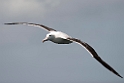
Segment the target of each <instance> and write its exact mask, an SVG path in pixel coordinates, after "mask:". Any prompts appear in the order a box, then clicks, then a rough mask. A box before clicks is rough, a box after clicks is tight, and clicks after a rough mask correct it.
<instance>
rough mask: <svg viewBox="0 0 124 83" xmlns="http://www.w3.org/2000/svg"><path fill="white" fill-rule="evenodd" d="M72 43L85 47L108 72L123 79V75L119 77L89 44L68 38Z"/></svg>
mask: <svg viewBox="0 0 124 83" xmlns="http://www.w3.org/2000/svg"><path fill="white" fill-rule="evenodd" d="M67 39H68V40H70V41H73V42H75V43H78V44H80V45H81V46H83V47H84V48H85V49H86V50H87V51H88V52H89V53H90V54H91V56H92V57H94V58H95V59H96V60H97V61H99V62H100V63H101V64H102V65H103V66H104V67H106V68H107V69H108V70H110V71H111V72H113V73H114V74H116V75H117V76H119V77H121V78H123V77H122V76H121V75H119V74H118V73H117V72H116V71H115V70H114V69H113V68H112V67H111V66H110V65H108V64H107V63H106V62H105V61H103V60H102V59H101V58H100V57H99V56H98V54H97V53H96V51H95V50H94V49H93V48H92V47H91V46H90V45H88V44H87V43H85V42H82V41H81V40H79V39H76V38H67Z"/></svg>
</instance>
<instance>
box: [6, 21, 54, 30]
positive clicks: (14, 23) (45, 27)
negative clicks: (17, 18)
mask: <svg viewBox="0 0 124 83" xmlns="http://www.w3.org/2000/svg"><path fill="white" fill-rule="evenodd" d="M4 24H5V25H19V24H22V25H29V26H34V27H39V28H42V29H45V30H47V31H56V30H55V29H52V28H49V27H47V26H45V25H42V24H36V23H28V22H13V23H4Z"/></svg>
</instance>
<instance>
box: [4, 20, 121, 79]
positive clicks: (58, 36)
mask: <svg viewBox="0 0 124 83" xmlns="http://www.w3.org/2000/svg"><path fill="white" fill-rule="evenodd" d="M18 24H22V25H29V26H34V27H39V28H42V29H45V30H46V31H48V32H49V33H48V34H47V35H46V37H45V38H44V39H43V40H42V42H45V41H52V42H54V43H57V44H70V43H73V42H75V43H77V44H79V45H81V46H82V47H84V48H85V49H86V50H87V51H88V52H89V53H90V54H91V56H92V57H93V58H95V59H96V60H97V61H98V62H100V63H101V64H102V65H103V66H104V67H105V68H107V69H108V70H110V71H111V72H113V73H114V74H116V75H117V76H119V77H121V78H123V77H122V76H121V75H120V74H119V73H117V72H116V71H115V70H114V69H113V68H112V67H111V66H110V65H108V64H107V63H106V62H105V61H103V60H102V59H101V58H100V57H99V56H98V54H97V53H96V51H95V50H94V49H93V48H92V47H91V46H90V45H89V44H87V43H85V42H83V41H81V40H79V39H77V38H73V37H71V36H68V35H67V34H65V33H63V32H61V31H57V30H55V29H53V28H49V27H47V26H45V25H42V24H36V23H28V22H14V23H5V25H18Z"/></svg>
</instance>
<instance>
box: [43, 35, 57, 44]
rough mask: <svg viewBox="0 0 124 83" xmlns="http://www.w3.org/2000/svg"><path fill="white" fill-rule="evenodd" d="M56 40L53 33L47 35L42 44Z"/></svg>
mask: <svg viewBox="0 0 124 83" xmlns="http://www.w3.org/2000/svg"><path fill="white" fill-rule="evenodd" d="M54 38H55V36H54V35H53V34H51V33H49V34H47V35H46V37H45V38H44V39H43V40H42V42H43V43H44V42H45V41H49V40H50V41H51V40H53V39H54Z"/></svg>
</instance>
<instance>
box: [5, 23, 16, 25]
mask: <svg viewBox="0 0 124 83" xmlns="http://www.w3.org/2000/svg"><path fill="white" fill-rule="evenodd" d="M15 24H18V23H4V25H15Z"/></svg>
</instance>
